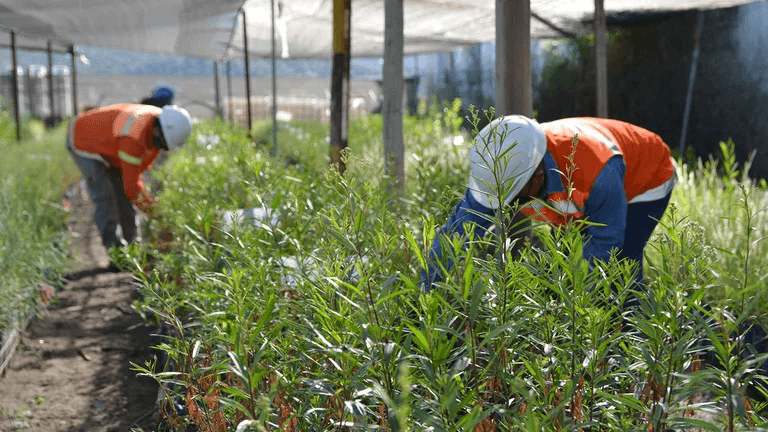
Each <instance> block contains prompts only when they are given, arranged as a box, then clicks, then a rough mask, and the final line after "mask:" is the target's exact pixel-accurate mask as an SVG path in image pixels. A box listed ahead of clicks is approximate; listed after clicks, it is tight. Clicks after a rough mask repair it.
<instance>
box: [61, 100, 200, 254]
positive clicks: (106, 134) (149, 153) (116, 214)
mask: <svg viewBox="0 0 768 432" xmlns="http://www.w3.org/2000/svg"><path fill="white" fill-rule="evenodd" d="M191 131H192V121H191V119H190V116H189V113H187V111H186V110H185V109H184V108H181V107H178V106H172V105H168V106H165V107H163V108H159V107H154V106H148V105H140V104H116V105H110V106H106V107H103V108H96V109H93V110H90V111H86V112H83V113H81V114H80V115H78V116H76V117H75V118H73V119H72V121H71V122H70V124H69V131H68V133H67V149H68V150H69V152H70V154H71V156H72V159H73V160H74V161H75V163H76V164H77V166H78V168H79V169H80V171H81V172H82V174H83V177H84V178H85V181H86V184H87V186H88V192H89V194H90V196H91V200H92V201H93V204H94V212H93V219H94V222H95V223H96V225H97V227H98V229H99V234H100V235H101V240H102V242H103V244H104V246H105V247H106V248H110V247H113V246H120V245H123V244H126V243H128V242H131V241H133V240H134V239H135V238H136V236H137V225H136V211H135V209H134V205H135V206H136V207H138V208H139V209H140V210H142V211H143V212H144V213H146V214H148V215H150V216H151V215H152V213H153V212H152V204H153V202H154V201H153V199H152V197H150V195H149V194H148V193H147V190H146V188H145V187H144V184H143V182H142V179H141V176H142V174H143V173H144V172H145V171H146V170H148V169H150V168H151V167H152V162H153V161H154V160H155V159H156V158H157V156H158V154H159V153H160V150H173V149H176V148H179V147H181V146H182V145H183V144H184V142H185V141H186V140H187V138H188V137H189V134H190V132H191Z"/></svg>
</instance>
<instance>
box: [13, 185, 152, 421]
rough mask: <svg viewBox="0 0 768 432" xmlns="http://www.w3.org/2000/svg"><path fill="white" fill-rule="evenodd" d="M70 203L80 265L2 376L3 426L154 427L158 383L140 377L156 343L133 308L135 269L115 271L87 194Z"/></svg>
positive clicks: (29, 331) (34, 322) (25, 334)
mask: <svg viewBox="0 0 768 432" xmlns="http://www.w3.org/2000/svg"><path fill="white" fill-rule="evenodd" d="M77 195H78V198H77V199H75V200H74V201H75V202H73V203H72V218H71V219H70V222H69V231H70V233H71V235H72V240H73V248H72V253H73V254H74V256H76V257H79V258H80V262H81V263H82V265H81V268H79V269H73V270H75V271H74V272H73V273H71V274H70V275H68V276H67V280H68V281H69V283H67V284H66V286H65V287H64V288H63V289H62V290H61V291H59V292H58V293H57V299H56V300H55V301H54V303H53V305H52V306H50V307H49V308H48V310H47V311H46V312H45V313H44V314H43V315H42V316H41V317H40V318H37V319H33V320H32V321H31V323H30V325H29V327H28V328H27V329H26V330H25V331H24V332H23V333H22V337H21V342H20V344H19V346H18V348H17V350H16V354H15V355H14V357H13V359H12V360H11V362H10V363H9V365H8V367H7V368H6V370H5V373H4V376H3V377H1V378H0V431H16V430H20V431H30V432H33V431H35V432H36V431H40V432H43V431H45V432H51V431H89V432H90V431H129V430H131V428H137V429H142V430H144V431H151V430H155V429H156V421H155V413H154V412H153V411H154V407H155V400H156V397H157V385H155V383H154V382H153V381H152V380H150V379H148V378H139V377H136V372H134V371H132V370H131V369H130V368H131V366H130V363H131V362H134V363H137V364H144V362H145V361H147V360H149V359H151V358H152V350H151V348H150V347H151V346H152V345H154V344H157V343H158V340H157V339H156V338H154V337H152V336H150V333H153V329H151V328H149V327H147V326H145V325H144V324H143V323H142V320H141V318H139V316H138V315H137V314H136V313H135V312H134V311H133V310H132V309H131V302H132V300H134V299H135V298H136V296H137V292H136V288H135V287H134V286H133V285H132V284H131V281H132V276H131V275H130V274H129V273H110V272H108V271H107V270H106V267H107V264H108V258H107V255H106V251H105V250H104V248H103V247H102V245H101V241H100V238H99V236H98V233H97V231H96V227H95V225H94V224H93V223H92V222H91V218H90V214H91V205H90V201H89V200H88V199H87V196H86V194H84V193H79V194H77Z"/></svg>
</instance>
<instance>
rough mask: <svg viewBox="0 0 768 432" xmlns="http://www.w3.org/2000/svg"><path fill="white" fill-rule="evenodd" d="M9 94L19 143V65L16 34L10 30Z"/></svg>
mask: <svg viewBox="0 0 768 432" xmlns="http://www.w3.org/2000/svg"><path fill="white" fill-rule="evenodd" d="M11 63H12V67H13V70H11V76H12V77H13V78H12V79H11V86H12V88H11V94H12V95H13V118H14V119H15V120H16V141H21V114H20V111H19V110H20V107H19V73H18V69H19V63H18V61H17V58H16V32H15V31H13V30H11Z"/></svg>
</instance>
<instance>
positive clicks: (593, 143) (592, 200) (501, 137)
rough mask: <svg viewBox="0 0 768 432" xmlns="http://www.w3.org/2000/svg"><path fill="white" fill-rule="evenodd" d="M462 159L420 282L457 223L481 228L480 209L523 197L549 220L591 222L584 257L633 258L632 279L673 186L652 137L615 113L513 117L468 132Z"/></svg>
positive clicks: (432, 278) (529, 210)
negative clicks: (463, 166) (455, 191)
mask: <svg viewBox="0 0 768 432" xmlns="http://www.w3.org/2000/svg"><path fill="white" fill-rule="evenodd" d="M574 137H576V138H577V139H575V140H574V139H573V138H574ZM574 141H575V144H574ZM469 160H470V177H469V186H468V188H467V191H466V193H465V196H464V199H463V200H462V201H461V202H460V203H459V204H458V205H457V206H456V208H455V209H454V211H453V212H452V214H451V216H450V218H449V220H448V222H446V224H445V225H443V227H442V229H441V232H440V233H439V234H438V235H437V236H436V238H435V240H434V242H433V244H432V249H431V252H430V264H429V267H428V269H427V271H425V272H423V274H422V277H423V283H424V285H425V287H426V288H429V287H430V286H431V284H432V283H434V282H436V281H439V280H441V279H442V274H441V273H440V271H439V270H438V269H439V267H438V266H437V265H435V263H436V261H437V260H441V259H442V252H443V251H442V242H443V241H444V240H443V238H444V237H445V236H446V235H448V236H450V235H452V234H459V235H464V234H465V232H464V224H465V223H467V222H471V223H473V226H474V232H475V235H476V236H477V237H481V236H483V235H484V234H485V233H486V231H487V230H488V229H489V227H490V226H491V225H492V223H491V221H490V218H489V216H491V215H493V213H494V212H495V211H496V210H497V209H498V208H499V207H500V206H505V205H508V204H510V203H512V202H513V201H516V202H518V203H524V205H523V206H522V208H521V211H522V212H523V213H524V214H525V215H527V216H530V217H532V218H534V219H537V220H540V221H545V222H548V223H550V224H552V225H554V226H558V225H563V224H566V223H567V222H568V221H571V220H583V219H586V220H588V221H590V222H595V223H596V224H595V225H588V226H587V227H586V228H585V245H584V248H583V255H584V258H585V259H587V260H588V261H589V262H590V263H593V262H594V260H595V259H599V260H602V261H607V260H608V259H609V257H610V253H611V250H613V249H616V250H618V252H619V254H618V256H619V258H627V259H630V260H633V261H635V262H637V263H638V264H639V269H638V273H637V282H638V283H641V284H642V281H643V249H644V247H645V245H646V243H647V242H648V239H649V238H650V236H651V233H652V232H653V230H654V228H655V227H656V225H657V223H658V220H659V219H660V218H661V216H662V215H663V214H664V211H665V210H666V208H667V205H668V204H669V199H670V196H671V194H672V189H673V188H674V185H675V176H674V174H675V166H674V160H673V159H672V157H671V156H670V151H669V147H668V146H667V145H666V144H665V143H664V141H663V140H662V139H661V138H660V137H659V136H658V135H656V134H654V133H652V132H650V131H648V130H646V129H643V128H641V127H638V126H635V125H632V124H629V123H625V122H621V121H618V120H609V119H598V118H587V117H582V118H569V119H562V120H557V121H553V122H549V123H543V124H539V123H537V122H536V121H535V120H532V119H529V118H527V117H524V116H518V115H513V116H506V117H501V118H498V119H495V120H494V121H492V122H491V123H490V124H489V125H488V126H486V127H485V128H483V130H481V131H480V132H479V133H478V135H477V137H476V138H475V140H474V142H473V145H472V147H471V149H470V151H469ZM443 264H444V266H445V267H446V268H450V267H451V265H452V263H451V262H450V261H449V260H446V262H444V263H443Z"/></svg>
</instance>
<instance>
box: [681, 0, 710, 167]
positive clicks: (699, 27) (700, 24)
mask: <svg viewBox="0 0 768 432" xmlns="http://www.w3.org/2000/svg"><path fill="white" fill-rule="evenodd" d="M703 30H704V11H702V10H700V11H699V12H698V15H696V33H694V35H693V58H692V59H691V71H690V73H689V75H688V91H687V92H686V94H685V110H684V111H683V129H682V130H681V131H680V147H679V149H678V151H679V154H680V157H683V156H684V154H685V136H686V134H687V133H688V118H689V116H690V115H691V98H692V95H693V84H694V81H696V68H697V67H698V63H699V51H700V47H699V39H700V38H701V32H702V31H703Z"/></svg>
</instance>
